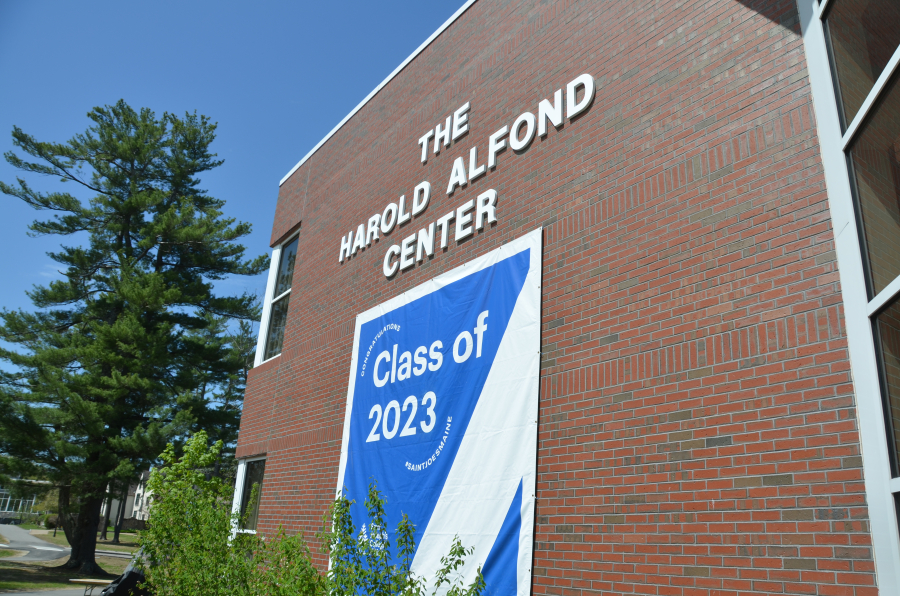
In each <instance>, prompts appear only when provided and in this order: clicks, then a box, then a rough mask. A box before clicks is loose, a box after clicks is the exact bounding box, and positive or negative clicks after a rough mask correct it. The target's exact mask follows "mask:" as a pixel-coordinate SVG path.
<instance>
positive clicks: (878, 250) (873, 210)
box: [797, 0, 900, 594]
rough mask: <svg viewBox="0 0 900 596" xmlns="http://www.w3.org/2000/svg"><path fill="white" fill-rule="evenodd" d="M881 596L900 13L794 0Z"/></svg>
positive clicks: (897, 472)
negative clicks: (829, 225)
mask: <svg viewBox="0 0 900 596" xmlns="http://www.w3.org/2000/svg"><path fill="white" fill-rule="evenodd" d="M797 6H798V9H799V12H800V22H801V27H802V30H803V41H804V47H805V50H806V57H807V67H808V69H809V70H808V72H809V82H810V88H811V90H812V94H813V98H814V100H815V101H814V103H815V105H816V120H817V123H816V127H817V133H818V135H819V142H820V149H821V157H822V165H823V171H824V176H825V180H826V184H827V188H828V199H829V204H830V209H831V216H832V223H833V226H834V227H833V229H834V234H835V253H836V255H837V260H838V266H839V268H840V270H841V294H842V298H843V306H844V316H845V320H846V325H845V329H846V334H847V348H848V351H849V353H850V360H851V362H852V369H853V371H852V372H853V386H854V390H855V392H856V395H855V401H856V414H857V418H856V424H858V427H859V437H860V444H861V445H860V446H861V447H863V450H864V452H865V457H864V458H862V462H861V463H862V466H863V469H864V473H865V490H866V506H867V507H868V512H869V515H870V516H871V517H870V519H871V525H870V530H871V532H872V545H873V547H874V551H875V560H876V563H877V565H876V572H877V574H878V584H879V589H880V590H881V593H882V594H888V593H890V594H900V573H897V570H900V558H898V553H900V526H898V521H900V68H898V65H900V27H898V26H897V24H898V23H900V2H898V0H822V1H821V2H816V1H815V0H798V2H797Z"/></svg>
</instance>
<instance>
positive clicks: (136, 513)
mask: <svg viewBox="0 0 900 596" xmlns="http://www.w3.org/2000/svg"><path fill="white" fill-rule="evenodd" d="M148 480H150V470H145V471H144V472H141V479H140V480H139V481H138V483H137V486H136V487H135V489H134V494H133V497H132V505H131V515H130V516H129V517H133V518H134V519H139V520H142V521H147V517H148V514H149V509H148V507H149V505H150V500H151V499H152V498H153V493H152V492H151V491H149V490H148V489H147V481H148ZM125 511H126V515H128V513H127V511H128V509H126V510H125Z"/></svg>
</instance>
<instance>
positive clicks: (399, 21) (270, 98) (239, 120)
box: [0, 0, 464, 309]
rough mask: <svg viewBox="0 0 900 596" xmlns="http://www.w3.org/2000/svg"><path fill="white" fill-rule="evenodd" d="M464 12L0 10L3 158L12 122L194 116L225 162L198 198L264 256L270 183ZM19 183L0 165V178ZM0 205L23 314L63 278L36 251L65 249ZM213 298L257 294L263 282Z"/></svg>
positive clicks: (30, 6)
mask: <svg viewBox="0 0 900 596" xmlns="http://www.w3.org/2000/svg"><path fill="white" fill-rule="evenodd" d="M463 1H464V0H383V1H380V2H372V1H360V0H354V1H352V2H351V1H334V0H332V1H329V2H321V1H309V0H307V1H301V2H274V1H265V2H246V3H238V2H222V1H215V2H214V1H211V0H203V1H190V0H183V1H180V2H175V1H171V0H162V1H154V2H122V1H116V2H113V1H93V0H82V1H80V2H62V1H56V2H43V1H37V0H35V1H32V0H18V1H14V0H0V85H2V88H3V92H2V93H0V153H5V152H7V151H9V150H11V149H12V148H13V147H12V141H11V137H10V132H11V131H12V127H13V125H17V126H19V127H21V128H22V129H23V130H24V131H25V132H27V133H29V134H32V135H34V136H35V137H36V138H37V139H39V140H44V141H59V142H61V141H66V140H68V139H69V138H71V137H72V136H73V135H75V134H76V133H79V132H82V131H84V130H85V129H86V128H87V126H88V125H89V120H88V119H87V118H86V117H85V114H86V113H87V112H88V111H89V110H90V109H91V108H92V107H94V106H98V105H104V104H112V103H114V102H116V101H117V100H118V99H120V98H122V99H125V101H127V102H128V103H129V104H131V106H132V107H134V108H139V107H149V108H151V109H153V110H154V111H156V112H157V114H161V113H162V112H165V111H169V112H175V113H178V114H183V113H184V112H185V111H194V110H196V111H197V112H198V113H200V114H204V115H207V116H209V117H211V118H212V119H213V120H214V121H217V122H218V123H219V129H218V139H217V140H216V142H215V143H214V144H213V149H214V150H215V151H216V152H217V153H218V154H219V157H220V158H222V159H224V160H225V164H224V165H223V166H222V167H220V168H218V170H217V171H214V172H212V173H210V174H208V175H207V176H206V177H204V178H203V184H202V187H203V188H206V189H207V190H209V191H210V194H211V195H213V196H216V197H219V198H222V199H225V200H226V201H227V204H226V214H227V215H230V216H233V217H236V218H238V219H240V220H243V221H247V222H250V223H252V224H253V234H252V235H251V236H250V237H249V238H248V239H247V240H246V245H247V247H248V249H249V253H250V254H251V255H255V254H262V253H267V252H268V240H269V235H270V232H271V228H272V219H273V217H274V213H275V202H276V199H277V196H278V181H279V180H281V178H282V177H283V176H284V175H285V174H286V173H287V172H288V171H289V170H290V169H291V168H292V167H293V166H294V164H296V163H297V161H299V160H300V159H301V158H302V157H303V156H304V155H306V153H307V152H308V151H309V150H310V149H311V148H312V147H313V146H315V145H316V143H318V142H319V141H320V140H321V139H322V137H324V136H325V134H327V133H328V132H329V131H330V130H331V129H332V128H333V127H334V126H335V125H336V124H337V123H338V122H340V120H341V119H343V117H344V116H346V115H347V113H348V112H350V110H352V109H353V108H354V107H355V106H356V105H357V104H358V103H359V102H360V101H361V100H362V99H363V98H364V97H365V96H366V95H368V94H369V92H370V91H371V90H372V89H374V88H375V87H376V86H377V85H378V84H379V83H380V82H381V81H382V80H383V79H384V78H385V77H386V76H387V75H388V74H390V73H391V71H393V70H394V68H396V67H397V65H398V64H400V63H401V62H402V61H403V60H404V59H405V58H406V57H407V56H408V55H409V54H410V53H412V51H413V50H415V49H416V48H417V47H418V46H419V45H420V44H421V43H422V42H423V41H424V40H425V39H427V38H428V37H429V36H430V35H431V34H432V33H433V32H434V31H435V29H437V28H438V27H439V26H440V25H441V24H443V23H444V21H446V20H447V18H448V17H450V16H451V15H452V14H453V13H454V12H456V10H457V9H458V8H459V7H460V6H461V5H462V4H463ZM16 175H17V173H16V171H15V170H14V169H12V168H11V167H10V166H9V165H8V164H7V163H6V161H5V160H2V161H0V180H3V181H5V182H8V183H13V182H15V177H16ZM27 179H28V180H29V181H30V182H32V186H34V187H36V188H38V189H40V190H45V191H46V190H51V189H59V188H60V186H62V185H61V184H60V183H59V182H58V181H56V180H53V179H36V178H34V177H31V178H27ZM70 187H71V185H70V184H66V185H64V188H65V190H74V189H70ZM0 205H2V211H0V212H2V217H0V255H2V257H0V274H2V279H3V283H2V284H0V307H4V308H10V309H16V308H26V309H30V308H31V305H30V302H29V301H28V298H27V296H26V295H25V291H26V290H28V289H30V288H31V287H32V286H33V285H35V284H44V283H47V282H48V281H50V280H51V279H52V278H53V277H56V276H57V275H58V273H57V272H56V269H57V267H56V266H55V265H56V264H55V263H54V262H53V261H51V260H50V258H49V257H47V256H46V254H45V253H46V252H47V251H49V250H54V249H56V248H57V247H58V246H59V244H60V242H61V239H60V238H59V237H43V238H31V237H29V236H28V235H27V225H28V224H29V223H30V222H31V221H32V220H33V219H35V217H36V216H42V215H45V213H44V214H42V213H39V212H35V211H34V210H32V209H31V208H30V207H28V206H27V205H25V204H23V203H21V202H20V201H19V200H18V199H14V198H12V197H8V196H6V195H0ZM62 241H65V242H69V243H74V242H72V240H71V239H66V240H62ZM219 288H220V290H223V291H238V292H240V291H242V290H244V289H246V290H249V291H251V292H258V293H259V294H260V295H261V294H262V293H263V291H264V290H265V278H264V276H259V277H257V278H252V279H247V278H243V279H239V280H233V281H230V282H225V283H224V284H220V285H219Z"/></svg>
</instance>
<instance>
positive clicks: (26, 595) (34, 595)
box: [2, 588, 100, 596]
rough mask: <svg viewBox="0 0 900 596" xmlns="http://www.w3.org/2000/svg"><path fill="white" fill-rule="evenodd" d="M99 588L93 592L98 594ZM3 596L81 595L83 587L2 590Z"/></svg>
mask: <svg viewBox="0 0 900 596" xmlns="http://www.w3.org/2000/svg"><path fill="white" fill-rule="evenodd" d="M99 593H100V590H94V594H99ZM2 594H3V596H41V595H42V594H46V595H47V596H82V594H84V588H66V589H64V590H41V591H40V592H2Z"/></svg>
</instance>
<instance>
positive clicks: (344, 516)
mask: <svg viewBox="0 0 900 596" xmlns="http://www.w3.org/2000/svg"><path fill="white" fill-rule="evenodd" d="M221 449H222V443H221V442H218V443H216V444H215V445H213V446H212V447H207V435H206V433H204V432H199V433H197V434H196V435H194V436H193V437H191V439H189V440H188V441H187V443H186V444H185V447H184V455H183V456H182V457H181V458H178V457H176V455H175V450H174V448H173V447H172V445H169V446H168V447H167V448H166V450H165V451H164V452H163V454H162V455H161V456H160V457H161V459H162V460H163V462H164V466H163V467H161V468H156V469H154V470H153V471H152V472H151V474H150V480H149V481H148V488H149V490H151V491H152V492H153V504H152V506H151V507H150V519H149V520H148V522H147V529H146V530H144V531H143V532H141V534H140V538H139V541H140V545H141V548H142V549H143V553H144V558H143V560H142V561H141V562H140V563H139V564H140V565H141V567H142V570H143V572H144V574H145V576H146V578H147V584H148V587H149V588H150V589H151V590H152V592H153V593H154V594H155V595H156V596H194V595H195V594H204V595H210V596H212V595H220V594H221V595H222V596H225V595H226V594H227V595H228V596H245V595H246V596H263V595H273V596H288V595H291V596H293V595H300V596H361V595H367V596H424V595H425V581H424V579H423V578H418V577H415V575H414V574H413V573H412V571H411V570H410V566H411V564H412V558H413V554H414V553H415V527H414V526H413V524H412V523H411V522H410V520H409V519H408V518H407V517H406V515H404V516H403V519H402V520H401V521H400V523H399V524H398V526H397V529H396V531H395V533H394V535H395V536H396V544H397V553H398V557H399V561H396V562H394V561H392V558H391V548H390V546H391V543H390V538H389V536H388V532H387V525H386V521H385V511H384V504H385V501H384V499H383V497H382V496H381V494H380V493H379V492H378V489H377V486H376V485H375V484H374V483H373V484H372V485H371V486H370V487H369V494H368V497H367V499H366V501H365V507H366V510H367V512H368V514H369V519H370V523H369V524H368V525H367V526H366V528H362V529H361V530H365V531H359V532H357V529H356V528H355V527H354V525H353V520H352V517H351V512H350V510H351V507H353V505H354V502H353V501H350V500H348V499H346V498H339V499H337V500H335V501H334V502H333V503H332V504H331V506H330V507H329V509H328V512H327V513H326V515H325V527H324V529H323V530H322V532H321V533H320V539H321V541H322V546H323V549H324V552H325V554H326V555H328V556H329V559H330V561H331V566H330V569H329V570H328V572H327V573H326V574H324V575H322V574H320V573H319V571H318V570H317V569H316V568H315V566H314V565H313V563H312V560H311V557H310V552H309V547H308V546H307V545H306V543H305V542H304V540H303V537H302V536H300V535H296V536H288V535H286V534H285V532H284V531H283V530H282V529H281V528H279V530H278V532H277V533H276V534H275V535H274V536H267V537H263V536H262V535H261V534H248V533H236V532H234V528H237V527H238V522H239V520H238V519H237V516H236V515H233V514H232V512H231V501H232V487H231V486H229V485H228V484H226V483H224V482H222V480H221V479H219V478H216V477H211V478H209V477H207V476H206V474H205V473H204V471H205V470H209V469H210V467H211V466H212V465H213V464H214V463H215V461H216V459H217V457H218V455H219V453H220V451H221ZM253 490H254V493H255V491H256V490H257V487H254V489H253ZM251 499H255V494H254V495H253V496H251ZM471 553H472V549H466V548H464V547H463V545H462V543H461V542H460V540H459V538H458V537H457V538H455V539H454V540H453V544H452V545H451V548H450V552H449V553H448V554H447V556H446V557H443V558H442V560H441V562H442V564H443V568H442V569H441V570H440V571H439V572H438V573H437V575H436V577H435V578H433V580H434V581H433V583H434V590H435V594H436V593H437V591H438V590H439V589H440V590H442V591H446V593H447V594H448V595H449V596H481V594H482V593H483V591H484V579H483V577H482V575H481V569H480V568H479V569H478V573H477V577H476V580H475V582H473V583H472V584H471V585H469V586H465V585H464V584H463V581H462V577H461V574H460V570H461V568H462V566H463V565H464V563H465V558H466V557H467V556H468V555H470V554H471Z"/></svg>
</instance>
